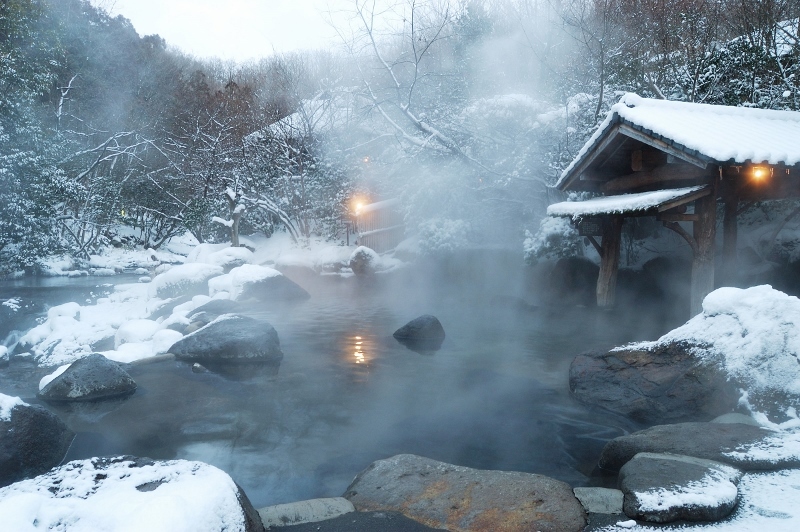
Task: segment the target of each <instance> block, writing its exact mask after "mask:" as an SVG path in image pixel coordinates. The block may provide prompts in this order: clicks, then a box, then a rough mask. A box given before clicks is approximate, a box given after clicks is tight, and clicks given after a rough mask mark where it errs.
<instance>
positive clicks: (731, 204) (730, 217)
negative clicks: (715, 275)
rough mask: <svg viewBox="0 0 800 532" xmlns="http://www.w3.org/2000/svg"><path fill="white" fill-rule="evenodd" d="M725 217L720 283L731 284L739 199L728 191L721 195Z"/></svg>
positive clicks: (734, 261) (732, 192)
mask: <svg viewBox="0 0 800 532" xmlns="http://www.w3.org/2000/svg"><path fill="white" fill-rule="evenodd" d="M723 199H724V200H725V215H724V216H725V217H724V218H723V219H722V281H723V282H724V283H725V284H728V285H730V284H733V282H734V280H735V277H736V247H737V240H738V232H739V224H738V215H739V197H738V196H737V195H736V193H735V191H733V190H731V189H729V190H727V191H726V192H725V193H724V194H723Z"/></svg>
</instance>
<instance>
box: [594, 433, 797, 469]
mask: <svg viewBox="0 0 800 532" xmlns="http://www.w3.org/2000/svg"><path fill="white" fill-rule="evenodd" d="M644 452H648V453H672V454H682V455H686V456H693V457H695V458H705V459H707V460H714V461H716V462H722V463H725V464H728V465H732V466H734V467H736V468H738V469H741V470H743V471H753V470H775V469H785V468H790V467H800V433H795V432H781V433H773V432H770V431H767V430H765V429H762V428H759V427H754V426H752V425H745V424H742V423H677V424H675V425H657V426H655V427H650V428H649V429H645V430H642V431H639V432H634V433H632V434H628V435H626V436H620V437H619V438H614V439H613V440H611V441H610V442H608V443H607V444H606V446H605V447H604V448H603V452H602V454H601V455H600V467H602V468H603V469H608V470H611V471H617V470H619V469H620V468H621V467H622V466H623V465H624V464H625V463H627V462H628V461H629V460H631V459H632V458H633V457H634V456H635V455H636V454H638V453H644Z"/></svg>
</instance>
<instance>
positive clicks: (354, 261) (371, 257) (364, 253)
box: [349, 246, 381, 275]
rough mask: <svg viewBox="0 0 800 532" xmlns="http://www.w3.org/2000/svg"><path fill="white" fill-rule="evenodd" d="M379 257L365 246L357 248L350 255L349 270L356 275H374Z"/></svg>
mask: <svg viewBox="0 0 800 532" xmlns="http://www.w3.org/2000/svg"><path fill="white" fill-rule="evenodd" d="M380 261H381V257H380V255H378V254H377V253H376V252H375V251H373V250H372V249H370V248H368V247H366V246H359V247H357V248H356V249H355V251H353V253H352V254H351V255H350V261H349V264H350V269H351V270H353V273H355V274H356V275H370V274H373V273H375V271H376V270H377V269H378V264H380Z"/></svg>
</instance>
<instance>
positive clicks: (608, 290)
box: [597, 216, 622, 308]
mask: <svg viewBox="0 0 800 532" xmlns="http://www.w3.org/2000/svg"><path fill="white" fill-rule="evenodd" d="M621 241H622V216H609V218H608V220H607V221H606V223H605V224H604V227H603V241H602V243H601V245H600V247H601V253H600V273H599V274H598V276H597V306H598V307H600V308H611V307H613V306H614V302H615V300H616V293H617V273H618V272H619V250H620V244H621Z"/></svg>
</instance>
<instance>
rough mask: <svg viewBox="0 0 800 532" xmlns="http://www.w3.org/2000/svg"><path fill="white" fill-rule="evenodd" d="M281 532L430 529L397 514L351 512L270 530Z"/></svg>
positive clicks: (411, 531)
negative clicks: (314, 521)
mask: <svg viewBox="0 0 800 532" xmlns="http://www.w3.org/2000/svg"><path fill="white" fill-rule="evenodd" d="M269 530H280V531H281V532H283V531H285V532H429V531H432V530H441V529H440V528H431V527H428V526H425V525H423V524H422V523H418V522H416V521H414V520H413V519H409V518H408V517H406V516H404V515H403V514H401V513H399V512H351V513H348V514H344V515H341V516H339V517H334V518H333V519H328V520H327V521H318V522H316V523H304V524H301V525H288V526H285V527H281V528H275V527H273V528H270V529H269Z"/></svg>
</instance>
